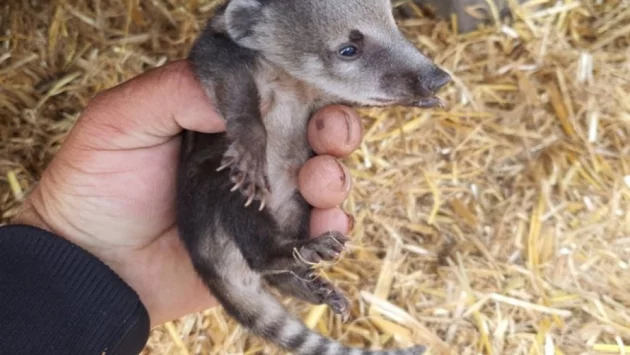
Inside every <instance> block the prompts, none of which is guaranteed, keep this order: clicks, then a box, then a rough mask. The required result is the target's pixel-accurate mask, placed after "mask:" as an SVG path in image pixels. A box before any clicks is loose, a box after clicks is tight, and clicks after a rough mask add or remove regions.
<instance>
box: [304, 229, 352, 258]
mask: <svg viewBox="0 0 630 355" xmlns="http://www.w3.org/2000/svg"><path fill="white" fill-rule="evenodd" d="M348 240H349V239H348V238H346V237H345V236H343V235H342V234H341V233H339V232H329V233H326V234H323V235H321V236H319V237H317V238H313V239H310V240H309V241H308V242H306V244H304V245H303V246H302V247H301V248H300V249H299V254H300V256H301V257H302V259H304V260H305V261H307V262H310V263H319V262H320V261H322V260H324V261H333V260H335V259H336V258H337V257H339V255H340V254H341V252H342V251H343V250H344V249H345V244H346V242H347V241H348Z"/></svg>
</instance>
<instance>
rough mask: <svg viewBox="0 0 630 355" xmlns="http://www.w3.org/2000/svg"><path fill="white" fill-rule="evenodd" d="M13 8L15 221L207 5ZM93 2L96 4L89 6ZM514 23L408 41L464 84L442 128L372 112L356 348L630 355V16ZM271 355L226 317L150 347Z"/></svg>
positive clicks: (7, 98)
mask: <svg viewBox="0 0 630 355" xmlns="http://www.w3.org/2000/svg"><path fill="white" fill-rule="evenodd" d="M9 3H11V4H7V2H5V4H4V5H0V14H2V15H0V27H1V28H2V31H1V32H0V126H1V127H0V132H1V133H0V134H1V135H2V144H1V146H0V149H1V151H2V155H1V156H0V205H1V212H2V216H1V218H2V222H3V223H4V222H6V221H7V220H8V219H9V218H10V217H11V216H13V215H14V213H15V211H16V208H17V207H18V206H19V204H20V201H21V200H22V198H23V196H24V194H25V193H26V192H27V191H28V190H29V188H30V187H32V186H33V184H34V183H35V182H36V181H37V179H38V177H39V176H40V174H41V172H42V170H43V169H44V167H45V166H46V164H47V163H48V162H49V160H50V158H51V157H52V156H53V155H54V153H55V151H56V149H57V148H58V146H59V144H60V143H61V142H62V141H63V138H64V135H65V133H66V132H67V131H68V129H69V128H70V127H71V126H72V124H73V123H74V122H75V120H76V118H77V115H78V114H79V112H80V111H81V109H82V108H83V107H84V106H85V105H86V103H87V102H88V100H89V99H90V97H91V96H93V95H94V94H95V93H96V92H98V91H100V90H102V89H105V88H107V87H111V86H113V85H115V84H117V83H119V82H121V81H122V80H125V79H128V78H131V77H132V76H134V75H136V74H138V73H140V72H142V71H143V70H145V69H148V68H151V67H154V66H157V65H161V64H163V63H165V62H166V61H167V60H169V59H175V58H181V57H182V56H184V55H185V53H186V51H187V49H188V48H189V45H190V44H191V41H192V40H193V39H194V37H195V36H196V34H197V32H198V31H199V28H200V25H201V24H202V23H203V20H204V19H205V16H206V15H207V14H208V13H209V12H210V11H211V10H212V8H213V6H214V5H215V4H214V2H213V1H201V0H199V1H194V0H190V1H175V0H153V1H142V2H141V4H139V1H137V0H135V1H133V0H129V1H122V0H118V1H117V0H100V1H94V2H84V1H77V0H65V1H63V0H58V1H50V2H32V1H10V2H9ZM86 3H91V4H92V5H90V6H88V5H86ZM511 3H513V5H512V6H513V9H512V10H513V12H514V18H515V22H514V23H513V24H512V25H510V24H498V23H497V24H494V25H491V26H487V27H486V28H485V29H482V30H479V31H477V32H474V33H470V34H464V35H458V36H456V35H453V34H452V33H453V32H452V30H451V29H452V28H453V25H451V23H450V22H449V21H438V20H433V19H428V18H421V17H417V18H411V19H406V20H404V21H402V22H401V25H402V28H403V30H404V31H405V33H406V34H407V35H408V36H409V38H411V39H412V40H413V41H414V42H415V43H416V44H418V46H420V47H422V48H423V49H424V50H426V52H427V53H428V54H429V55H431V56H432V57H434V58H435V59H436V60H437V62H438V63H440V64H442V65H443V66H444V67H445V68H447V69H448V70H449V71H450V72H451V73H452V74H453V76H454V84H453V85H451V86H450V87H449V88H448V89H447V90H446V91H445V92H444V94H443V95H442V96H443V97H444V98H445V99H446V100H447V102H449V104H450V107H449V110H447V111H422V110H416V109H403V108H390V109H373V110H364V111H362V113H363V114H364V116H365V127H366V129H365V132H366V135H365V143H364V144H363V146H362V147H361V149H359V151H357V152H356V154H354V155H353V156H352V157H351V158H349V159H348V160H347V162H348V164H349V166H350V167H351V168H352V170H353V173H354V176H356V178H355V188H354V191H353V194H352V196H351V198H350V199H349V200H348V201H347V203H346V205H345V208H346V209H347V210H348V211H350V212H351V213H353V214H354V215H355V216H356V230H355V232H354V234H353V245H354V247H353V249H352V251H351V252H350V253H348V254H347V255H346V257H345V259H344V260H343V261H342V262H340V263H338V264H336V265H334V266H332V267H330V268H327V269H326V270H325V272H326V274H327V276H329V277H331V278H333V279H334V280H335V281H336V282H337V283H338V284H339V285H340V286H341V287H342V288H343V289H344V290H346V291H347V292H348V294H349V296H350V297H351V299H352V305H353V313H352V316H351V319H350V321H349V322H348V323H347V324H341V322H340V320H339V319H337V318H335V317H332V316H331V313H330V311H328V310H327V309H325V308H323V307H311V306H308V305H305V304H303V303H299V302H291V301H287V304H289V305H291V306H292V309H293V310H294V311H295V312H298V313H299V314H301V315H302V316H304V319H307V321H308V324H309V325H311V326H312V327H313V328H315V329H317V330H318V331H320V332H322V333H324V334H326V335H329V336H331V337H333V338H336V339H339V340H340V341H342V342H344V343H346V344H351V345H357V346H372V347H375V348H378V347H399V346H406V345H409V344H410V343H425V344H430V345H431V346H432V354H442V353H452V354H494V355H497V354H514V355H519V354H545V355H547V354H594V353H602V354H630V347H629V344H630V311H629V310H628V308H629V307H630V292H629V291H630V277H628V273H629V270H628V268H629V264H630V213H629V212H630V203H629V201H630V145H629V144H628V142H629V139H630V104H629V103H628V101H627V98H628V95H629V94H630V82H629V78H630V59H629V58H628V55H629V54H630V49H629V45H630V3H629V2H628V1H625V0H610V1H604V0H601V1H599V0H584V1H579V2H578V1H576V0H565V1H559V2H556V1H546V0H537V1H532V2H531V5H527V6H520V7H516V5H514V4H515V3H516V2H515V1H512V2H511ZM260 353H265V354H277V353H280V352H278V351H277V350H276V349H275V348H274V347H272V346H269V345H267V344H265V343H264V342H262V341H260V340H259V339H257V338H255V337H247V336H246V334H245V333H244V332H243V331H242V329H240V328H239V327H236V326H235V324H234V322H233V321H231V320H230V319H229V318H226V317H225V315H224V313H223V311H222V310H220V309H211V310H208V311H206V312H203V313H199V314H194V315H190V316H187V317H184V318H182V319H180V320H177V321H175V322H172V323H169V324H167V325H165V326H162V327H159V328H157V329H155V330H154V331H153V333H152V335H151V338H150V341H149V343H148V345H147V348H146V350H145V351H144V352H143V354H145V355H149V354H260Z"/></svg>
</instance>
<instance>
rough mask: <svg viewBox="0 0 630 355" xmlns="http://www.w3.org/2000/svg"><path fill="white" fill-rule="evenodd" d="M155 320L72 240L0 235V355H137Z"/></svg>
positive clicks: (28, 230) (20, 230) (26, 231)
mask: <svg viewBox="0 0 630 355" xmlns="http://www.w3.org/2000/svg"><path fill="white" fill-rule="evenodd" d="M149 324H150V322H149V315H148V313H147V310H146V308H145V307H144V305H143V304H142V302H141V301H140V298H139V296H138V295H137V294H136V292H135V291H134V290H133V289H131V287H129V286H128V285H127V284H126V283H125V282H124V281H123V280H122V279H121V278H120V277H119V276H118V275H117V274H116V273H114V272H113V271H112V270H111V269H110V268H109V267H108V266H107V265H105V264H104V263H103V262H101V261H100V260H99V259H97V258H96V257H95V256H93V255H91V254H89V253H88V252H86V251H84V250H83V249H81V248H79V247H78V246H76V245H74V244H72V243H70V242H69V241H67V240H65V239H63V238H60V237H58V236H56V235H54V234H52V233H49V232H46V231H44V230H41V229H38V228H35V227H30V226H22V225H12V226H4V227H1V228H0V353H2V354H29V355H39V354H48V355H55V354H63V355H68V354H70V355H72V354H88V355H89V354H95V355H101V354H107V355H131V354H134V355H135V354H138V353H140V352H141V351H142V349H143V348H144V345H145V343H146V341H147V339H148V336H149Z"/></svg>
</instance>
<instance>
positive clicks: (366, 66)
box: [220, 0, 451, 107]
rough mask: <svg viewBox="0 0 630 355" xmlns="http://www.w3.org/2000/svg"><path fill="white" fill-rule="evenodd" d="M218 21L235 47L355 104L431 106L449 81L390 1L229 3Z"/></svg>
mask: <svg viewBox="0 0 630 355" xmlns="http://www.w3.org/2000/svg"><path fill="white" fill-rule="evenodd" d="M220 23H221V24H222V26H221V27H223V28H224V30H225V31H226V32H227V33H228V35H229V36H230V37H231V38H232V39H233V40H234V41H236V42H237V43H238V44H240V45H241V46H244V47H247V48H250V49H252V50H255V51H257V52H259V53H260V54H261V55H262V56H263V57H265V58H266V59H267V60H269V61H270V62H272V63H274V64H275V65H277V66H279V67H280V68H282V69H284V70H285V71H287V72H288V73H290V74H291V75H293V76H294V77H296V78H298V79H301V80H303V81H305V82H307V83H309V84H311V85H313V86H315V87H317V88H318V89H320V90H323V91H325V92H328V93H329V94H332V95H335V96H337V97H339V98H340V99H342V100H345V101H348V102H351V103H354V104H357V105H369V106H383V105H392V104H402V105H408V106H419V107H433V106H436V105H439V104H440V100H439V99H437V98H436V97H435V94H436V92H437V91H438V90H439V89H440V88H442V87H443V86H444V85H446V84H447V83H448V82H449V81H450V80H451V77H450V76H449V75H448V74H447V73H446V72H445V71H443V70H442V69H440V68H438V67H437V66H436V65H435V64H434V63H433V61H432V60H430V59H429V58H427V57H426V56H425V55H423V54H422V53H421V52H420V51H419V50H418V49H417V48H416V47H415V46H414V45H413V44H412V43H411V42H410V41H408V40H407V39H406V38H405V37H404V35H403V34H402V33H401V32H400V30H399V29H398V27H397V26H396V23H395V20H394V16H393V14H392V8H391V2H390V0H231V1H230V2H229V3H228V4H227V7H226V8H225V12H224V14H223V17H222V18H221V19H220Z"/></svg>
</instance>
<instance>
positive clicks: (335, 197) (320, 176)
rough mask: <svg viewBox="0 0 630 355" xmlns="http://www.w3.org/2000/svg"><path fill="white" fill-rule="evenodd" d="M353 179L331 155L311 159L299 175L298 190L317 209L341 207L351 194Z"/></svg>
mask: <svg viewBox="0 0 630 355" xmlns="http://www.w3.org/2000/svg"><path fill="white" fill-rule="evenodd" d="M351 187H352V178H351V176H350V173H349V172H348V169H347V168H346V167H345V166H344V165H343V164H341V163H340V162H338V161H337V160H336V159H335V158H334V157H332V156H329V155H320V156H316V157H314V158H311V159H309V160H308V161H307V162H306V164H304V165H303V166H302V168H301V169H300V172H299V174H298V189H299V190H300V193H301V194H302V196H303V197H304V199H306V201H307V202H308V203H309V204H310V205H312V206H313V207H316V208H333V207H335V206H338V205H340V204H341V203H342V202H343V201H344V200H345V199H346V198H348V195H349V193H350V189H351Z"/></svg>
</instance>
